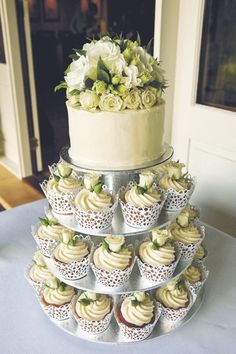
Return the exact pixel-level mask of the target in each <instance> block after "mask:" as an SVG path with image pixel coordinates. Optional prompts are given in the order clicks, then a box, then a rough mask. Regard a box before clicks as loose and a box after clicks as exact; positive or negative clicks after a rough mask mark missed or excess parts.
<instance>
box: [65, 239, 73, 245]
mask: <svg viewBox="0 0 236 354" xmlns="http://www.w3.org/2000/svg"><path fill="white" fill-rule="evenodd" d="M67 245H68V246H75V240H73V239H71V240H70V241H69V242H68V243H67Z"/></svg>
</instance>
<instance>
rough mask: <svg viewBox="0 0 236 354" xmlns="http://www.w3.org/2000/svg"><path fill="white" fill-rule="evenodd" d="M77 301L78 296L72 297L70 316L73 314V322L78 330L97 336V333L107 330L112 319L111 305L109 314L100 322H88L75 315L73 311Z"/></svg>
mask: <svg viewBox="0 0 236 354" xmlns="http://www.w3.org/2000/svg"><path fill="white" fill-rule="evenodd" d="M77 299H78V296H74V297H73V299H72V301H71V311H72V314H73V316H74V318H75V320H76V321H77V323H78V326H79V328H80V329H81V330H82V331H84V332H87V333H89V334H99V333H102V332H104V331H105V330H106V329H107V328H108V326H109V324H110V321H111V318H112V314H113V304H112V310H111V312H109V313H108V314H107V315H106V316H105V317H104V318H103V319H102V320H99V321H89V320H86V319H84V318H81V317H79V316H78V315H77V313H76V311H75V304H76V302H77Z"/></svg>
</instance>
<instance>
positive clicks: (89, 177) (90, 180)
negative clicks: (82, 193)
mask: <svg viewBox="0 0 236 354" xmlns="http://www.w3.org/2000/svg"><path fill="white" fill-rule="evenodd" d="M100 177H101V175H93V174H90V173H87V174H85V175H84V185H85V188H86V189H88V190H91V189H92V188H93V187H94V186H95V185H96V184H97V183H98V182H99V180H100Z"/></svg>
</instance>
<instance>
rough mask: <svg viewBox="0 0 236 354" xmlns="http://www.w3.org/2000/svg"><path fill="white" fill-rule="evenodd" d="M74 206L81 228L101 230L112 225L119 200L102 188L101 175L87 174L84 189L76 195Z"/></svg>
mask: <svg viewBox="0 0 236 354" xmlns="http://www.w3.org/2000/svg"><path fill="white" fill-rule="evenodd" d="M73 206H74V209H73V211H74V215H75V218H76V220H77V221H78V223H79V225H80V226H82V227H83V228H85V229H90V230H99V229H104V228H107V227H108V226H110V225H111V223H112V218H113V215H114V213H115V209H116V207H117V198H116V197H114V196H113V195H112V194H111V193H110V192H108V191H107V189H106V187H105V186H102V183H101V178H100V176H99V175H92V174H85V175H84V188H82V189H81V190H80V191H79V193H78V194H77V195H76V197H75V199H74V203H73Z"/></svg>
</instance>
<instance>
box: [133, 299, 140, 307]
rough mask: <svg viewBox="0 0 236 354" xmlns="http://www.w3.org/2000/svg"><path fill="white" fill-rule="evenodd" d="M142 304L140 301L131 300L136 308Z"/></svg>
mask: <svg viewBox="0 0 236 354" xmlns="http://www.w3.org/2000/svg"><path fill="white" fill-rule="evenodd" d="M140 304H141V301H138V300H137V299H133V300H131V305H132V306H134V307H136V306H138V305H140Z"/></svg>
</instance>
